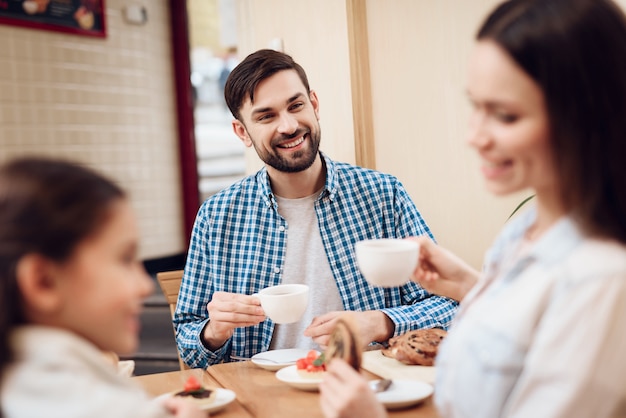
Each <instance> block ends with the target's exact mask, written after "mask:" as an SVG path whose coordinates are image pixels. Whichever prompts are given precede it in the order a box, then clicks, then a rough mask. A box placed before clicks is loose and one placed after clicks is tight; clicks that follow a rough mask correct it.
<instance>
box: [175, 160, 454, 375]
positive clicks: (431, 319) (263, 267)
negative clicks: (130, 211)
mask: <svg viewBox="0 0 626 418" xmlns="http://www.w3.org/2000/svg"><path fill="white" fill-rule="evenodd" d="M322 157H323V160H324V162H325V167H326V170H327V176H326V184H325V187H324V190H323V191H322V193H321V194H320V196H319V198H318V199H317V201H316V202H315V211H316V214H317V219H318V222H319V227H320V233H321V236H322V241H323V244H324V248H325V250H326V255H327V257H328V262H329V264H330V267H331V270H332V272H333V276H334V277H335V280H336V282H337V287H338V289H339V294H340V296H341V298H342V300H343V305H344V308H345V309H346V310H352V311H366V310H382V311H384V312H385V313H386V314H387V315H388V316H389V318H391V320H392V321H393V322H394V323H395V334H396V335H399V334H403V333H405V332H407V331H409V330H411V329H417V328H433V327H441V328H447V327H448V325H449V324H450V321H451V319H452V317H453V315H454V313H455V310H456V306H457V305H456V303H455V302H453V301H451V300H449V299H446V298H442V297H439V296H434V295H431V294H429V293H428V292H426V291H425V290H424V289H422V288H421V287H420V286H419V285H417V284H415V283H413V282H411V283H408V284H406V285H404V286H402V287H398V288H391V289H384V288H378V287H373V286H371V285H369V284H368V283H367V282H366V281H365V279H364V278H363V277H362V275H361V273H360V272H359V269H358V267H357V265H356V261H355V253H354V244H355V243H356V242H357V241H361V240H364V239H370V238H403V237H408V236H416V235H423V234H427V235H429V236H430V237H432V234H431V232H430V230H429V228H428V225H427V224H426V222H425V221H424V219H422V217H421V215H420V214H419V212H418V211H417V208H416V207H415V205H414V203H413V202H412V200H411V199H410V197H409V196H408V194H407V192H406V190H405V189H404V187H403V186H402V184H401V183H400V182H399V181H398V179H397V178H395V177H393V176H391V175H387V174H383V173H380V172H377V171H373V170H368V169H364V168H361V167H356V166H353V165H349V164H344V163H338V162H334V161H332V160H331V159H330V158H328V157H327V156H325V155H324V154H322ZM286 245H287V224H286V222H285V220H284V219H283V218H282V217H281V216H280V215H279V213H278V210H277V203H276V200H275V198H274V195H273V194H272V190H271V188H270V183H269V178H268V175H267V171H266V169H265V168H263V169H261V170H260V171H259V172H258V173H256V174H255V175H251V176H248V177H246V178H244V179H243V180H241V181H239V182H238V183H236V184H233V185H232V186H231V187H229V188H227V189H225V190H223V191H221V192H220V193H218V194H216V195H214V196H212V197H210V198H209V199H208V200H207V201H205V202H204V203H203V205H202V207H201V208H200V210H199V211H198V215H197V217H196V221H195V225H194V228H193V232H192V237H191V242H190V247H189V254H188V257H187V265H186V266H185V273H184V276H183V280H182V284H181V289H180V293H179V296H178V304H177V308H176V313H175V315H174V327H175V329H176V340H177V344H178V349H179V351H180V353H181V356H182V358H183V359H184V360H185V362H186V363H187V364H189V365H190V366H191V367H207V366H209V365H211V364H214V363H218V362H220V361H229V356H230V354H232V355H236V356H243V357H250V356H252V355H254V354H256V353H258V352H261V351H265V350H267V349H268V348H269V346H270V341H271V337H272V330H273V323H272V322H271V320H269V319H268V320H266V321H264V322H262V323H261V324H259V325H257V326H253V327H246V328H238V329H236V330H235V332H234V335H233V336H232V338H231V339H230V340H229V341H227V342H226V344H224V345H223V346H222V347H221V348H220V349H218V350H217V351H215V352H213V351H209V350H208V349H207V348H206V347H204V345H203V344H202V342H201V341H200V333H201V332H202V329H203V328H204V326H205V324H206V323H207V321H208V320H209V318H208V313H207V309H206V305H207V303H208V302H209V301H210V300H211V297H212V295H213V293H214V292H216V291H224V292H233V293H241V294H247V295H251V294H253V293H255V292H258V291H259V290H261V289H263V288H265V287H267V286H272V285H276V284H279V283H280V282H281V272H282V267H283V263H284V260H285V249H286ZM302 256H303V257H306V254H303V255H302Z"/></svg>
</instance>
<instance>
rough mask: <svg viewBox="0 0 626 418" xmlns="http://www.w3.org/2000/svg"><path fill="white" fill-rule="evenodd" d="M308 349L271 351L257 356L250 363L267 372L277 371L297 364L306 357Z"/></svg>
mask: <svg viewBox="0 0 626 418" xmlns="http://www.w3.org/2000/svg"><path fill="white" fill-rule="evenodd" d="M308 352H309V350H308V349H303V348H287V349H284V350H270V351H264V352H262V353H258V354H255V355H254V356H252V357H251V358H250V361H252V363H253V364H254V365H256V366H259V367H261V368H262V369H265V370H270V371H276V370H279V369H282V368H283V367H287V366H291V365H293V364H296V360H298V359H299V358H304V357H306V354H307V353H308Z"/></svg>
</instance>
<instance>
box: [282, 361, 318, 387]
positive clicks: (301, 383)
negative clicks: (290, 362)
mask: <svg viewBox="0 0 626 418" xmlns="http://www.w3.org/2000/svg"><path fill="white" fill-rule="evenodd" d="M276 378H277V379H278V380H280V381H281V382H285V383H287V384H288V385H290V386H293V387H294V388H296V389H300V390H306V391H309V392H314V391H317V390H319V384H320V383H322V380H323V379H322V378H321V377H320V378H305V377H302V376H300V375H299V374H298V370H297V369H296V366H295V365H294V366H289V367H285V368H284V369H280V370H279V371H277V372H276Z"/></svg>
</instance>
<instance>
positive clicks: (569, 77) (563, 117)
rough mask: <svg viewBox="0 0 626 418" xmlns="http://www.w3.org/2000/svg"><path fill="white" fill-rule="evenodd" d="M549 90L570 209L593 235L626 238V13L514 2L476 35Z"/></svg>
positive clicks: (609, 5)
mask: <svg viewBox="0 0 626 418" xmlns="http://www.w3.org/2000/svg"><path fill="white" fill-rule="evenodd" d="M477 39H478V40H486V39H489V40H493V41H495V42H496V43H497V44H498V45H500V47H502V48H503V49H504V50H506V51H507V52H508V53H509V54H510V56H511V57H512V58H513V59H514V60H515V61H516V62H517V64H518V65H519V66H520V67H521V68H523V69H524V71H526V73H528V74H529V75H530V77H532V78H533V79H534V80H535V82H536V83H537V84H538V85H539V86H540V87H541V89H542V90H543V93H544V95H545V100H546V106H547V112H548V116H549V121H550V129H551V137H550V141H551V146H552V149H553V151H554V156H555V157H554V158H555V161H554V164H555V167H556V170H557V175H558V181H559V185H560V194H561V199H562V201H563V202H564V204H565V207H566V209H567V210H568V211H569V212H570V213H571V214H572V215H573V216H574V217H575V219H576V220H577V221H578V222H579V224H580V225H581V226H582V228H583V229H584V230H585V231H586V232H587V233H590V234H594V235H599V236H604V237H612V238H615V239H617V240H619V241H621V242H622V243H626V164H625V163H624V158H625V156H626V18H625V17H624V13H623V12H622V10H621V9H620V8H619V7H618V6H616V5H615V4H614V3H613V2H612V1H610V0H511V1H507V2H505V3H502V4H501V5H499V6H498V7H497V8H496V9H495V10H494V11H493V12H492V13H491V15H489V17H488V18H487V20H486V21H485V23H484V24H483V25H482V27H481V28H480V30H479V31H478V34H477Z"/></svg>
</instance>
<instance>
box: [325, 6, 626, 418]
mask: <svg viewBox="0 0 626 418" xmlns="http://www.w3.org/2000/svg"><path fill="white" fill-rule="evenodd" d="M468 95H469V99H470V101H471V103H472V104H473V106H474V111H473V115H472V118H471V123H470V135H469V141H468V142H469V144H470V145H471V146H472V147H473V148H475V149H476V151H477V152H478V154H479V156H480V157H481V159H482V165H481V171H482V174H483V176H484V178H485V181H486V184H487V187H488V189H489V190H490V191H491V192H493V193H494V194H497V195H505V194H509V193H513V192H517V191H520V190H524V189H526V188H530V189H532V191H533V192H534V194H535V198H534V199H533V200H534V205H533V207H532V208H531V209H530V210H528V211H527V212H526V213H524V214H523V215H521V216H519V217H517V219H515V220H513V221H512V222H511V223H510V224H509V225H507V226H506V227H505V229H504V231H503V232H502V233H501V235H500V236H499V237H498V239H497V240H496V242H495V243H494V245H493V247H492V248H491V250H490V251H489V253H488V254H487V257H486V261H485V263H484V271H483V272H482V274H479V273H478V272H476V271H474V270H473V269H472V268H471V267H469V266H468V265H467V264H465V263H464V262H462V261H461V260H459V259H458V258H456V257H455V256H454V255H452V254H451V253H450V252H448V251H446V250H444V249H443V248H440V247H438V246H437V245H435V244H433V243H432V242H430V241H428V240H421V242H422V244H423V250H422V252H421V255H420V265H419V267H418V268H417V270H416V272H415V277H414V278H415V280H416V281H418V282H420V284H422V286H423V287H425V288H426V289H428V290H430V291H432V292H436V293H440V294H443V295H447V296H451V297H455V298H456V299H459V300H461V306H460V309H459V311H458V313H457V316H456V318H455V321H454V324H453V326H452V328H451V330H450V333H449V335H448V337H447V338H446V340H445V341H444V342H443V344H442V347H441V350H440V353H439V355H438V357H437V382H436V388H435V401H436V404H437V407H438V410H439V412H440V414H441V415H442V416H443V417H482V418H488V417H505V416H506V417H534V416H541V417H574V416H577V417H578V416H580V417H587V416H594V417H617V416H626V361H624V358H623V357H624V353H626V336H625V335H626V334H625V331H624V330H626V245H625V244H626V164H624V161H623V159H624V158H625V156H626V19H625V17H624V14H623V12H622V11H621V10H620V9H619V8H618V7H617V6H616V5H615V4H614V3H612V2H611V1H610V0H512V1H508V2H505V3H502V4H501V5H499V6H498V7H497V8H496V9H495V11H494V12H492V13H491V15H490V16H489V17H488V18H487V20H486V21H485V23H484V24H483V25H482V27H481V29H480V30H479V32H478V35H477V43H476V46H475V48H474V51H473V54H472V57H471V60H470V66H469V77H468ZM470 289H471V290H470ZM321 405H322V409H323V411H324V412H325V414H326V416H328V417H331V416H332V417H338V416H341V417H348V416H354V417H356V416H359V417H382V416H385V412H384V410H383V409H382V408H381V407H380V404H378V403H377V402H376V400H375V397H374V395H373V394H372V393H371V391H369V389H368V388H367V385H366V384H365V382H364V381H363V379H362V378H361V377H360V376H359V375H358V374H356V373H355V372H351V371H350V369H349V368H348V367H346V366H345V365H344V364H342V363H340V362H333V363H332V364H331V365H330V367H329V373H328V378H327V379H326V380H325V381H324V383H323V384H322V386H321Z"/></svg>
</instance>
